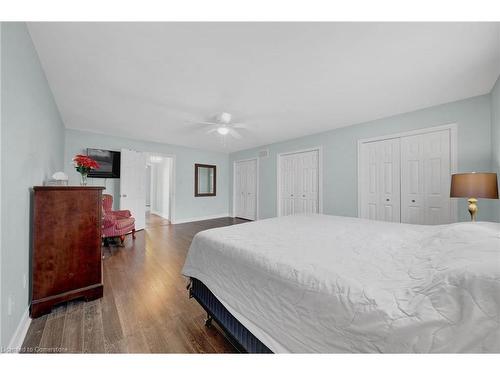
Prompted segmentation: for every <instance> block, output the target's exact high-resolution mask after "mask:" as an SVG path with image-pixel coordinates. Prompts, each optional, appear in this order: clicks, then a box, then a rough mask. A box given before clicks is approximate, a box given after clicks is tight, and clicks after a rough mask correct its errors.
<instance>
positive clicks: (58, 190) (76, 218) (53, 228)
mask: <svg viewBox="0 0 500 375" xmlns="http://www.w3.org/2000/svg"><path fill="white" fill-rule="evenodd" d="M103 189H104V188H103V187H84V186H82V187H80V186H35V187H34V188H33V190H34V200H33V204H34V207H33V208H34V214H33V215H34V218H33V254H32V256H33V258H32V283H33V284H32V286H33V289H32V290H33V292H32V299H31V310H30V311H31V317H32V318H36V317H38V316H40V315H43V314H46V313H49V312H50V311H51V310H52V307H53V306H54V305H56V304H59V303H62V302H65V301H69V300H73V299H76V298H84V299H86V300H92V299H96V298H100V297H102V293H103V285H102V256H101V216H102V190H103Z"/></svg>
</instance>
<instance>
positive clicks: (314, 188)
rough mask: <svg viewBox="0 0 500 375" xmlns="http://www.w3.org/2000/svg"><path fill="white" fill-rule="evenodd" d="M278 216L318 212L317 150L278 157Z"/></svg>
mask: <svg viewBox="0 0 500 375" xmlns="http://www.w3.org/2000/svg"><path fill="white" fill-rule="evenodd" d="M279 173H280V175H279V177H278V178H279V198H278V199H279V213H278V214H279V215H280V216H286V215H295V214H301V213H318V212H319V173H320V171H319V150H311V151H304V152H297V153H293V154H285V155H280V156H279Z"/></svg>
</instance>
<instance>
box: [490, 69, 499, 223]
mask: <svg viewBox="0 0 500 375" xmlns="http://www.w3.org/2000/svg"><path fill="white" fill-rule="evenodd" d="M491 168H492V171H493V172H496V173H497V175H498V176H500V78H498V79H497V82H496V84H495V86H494V87H493V90H492V92H491ZM492 204H493V207H494V214H493V215H494V218H495V220H496V221H498V222H500V201H498V200H495V201H493V202H492Z"/></svg>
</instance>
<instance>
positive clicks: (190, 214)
mask: <svg viewBox="0 0 500 375" xmlns="http://www.w3.org/2000/svg"><path fill="white" fill-rule="evenodd" d="M87 148H102V149H106V150H115V151H119V150H120V149H121V148H129V149H134V150H137V151H147V152H153V153H161V154H167V155H175V220H185V219H190V218H197V217H207V216H218V215H227V214H228V208H229V206H228V202H229V194H228V190H229V185H230V184H229V176H228V174H229V166H228V155H227V154H224V153H219V152H210V151H201V150H196V149H192V148H188V147H182V146H174V145H168V144H163V143H155V142H146V141H139V140H134V139H129V138H122V137H118V136H117V137H114V136H107V135H101V134H96V133H90V132H84V131H78V130H69V129H67V130H66V143H65V159H64V160H65V161H64V163H65V164H64V166H65V172H66V173H67V174H68V175H69V176H70V183H71V184H78V183H79V175H78V173H77V172H76V171H75V169H74V167H73V166H72V164H71V160H72V159H73V156H74V155H76V154H78V153H82V152H85V150H86V149H87ZM195 163H202V164H214V165H217V196H215V197H195V196H194V164H195ZM89 181H90V184H103V183H104V180H103V179H89ZM105 186H106V191H107V192H108V193H110V194H113V195H114V197H115V198H114V201H115V202H116V201H117V196H118V194H119V186H120V184H119V180H118V179H107V180H106V185H105Z"/></svg>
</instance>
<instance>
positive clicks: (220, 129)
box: [200, 112, 246, 139]
mask: <svg viewBox="0 0 500 375" xmlns="http://www.w3.org/2000/svg"><path fill="white" fill-rule="evenodd" d="M231 119H232V115H231V114H230V113H227V112H222V113H220V114H219V115H217V116H215V121H214V122H210V121H203V122H200V124H203V125H209V126H210V127H211V128H210V129H208V131H207V134H211V133H215V132H217V133H218V134H220V135H221V136H223V137H225V136H226V135H231V136H232V137H234V138H236V139H241V138H243V137H242V136H241V134H240V133H238V131H237V130H236V129H246V125H245V124H241V123H234V122H231Z"/></svg>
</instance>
